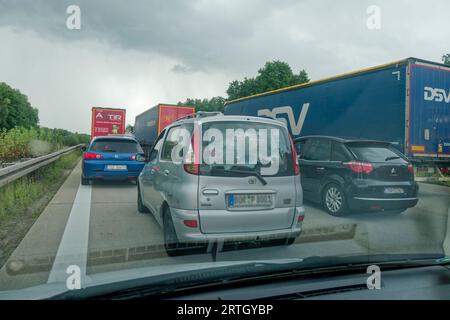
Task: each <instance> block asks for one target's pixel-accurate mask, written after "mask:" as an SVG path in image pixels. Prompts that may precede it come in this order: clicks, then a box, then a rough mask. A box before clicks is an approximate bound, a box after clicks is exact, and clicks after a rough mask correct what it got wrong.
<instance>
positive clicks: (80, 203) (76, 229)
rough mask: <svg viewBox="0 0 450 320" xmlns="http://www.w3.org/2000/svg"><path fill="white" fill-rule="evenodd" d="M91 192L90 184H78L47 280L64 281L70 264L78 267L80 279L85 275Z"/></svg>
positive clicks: (67, 275)
mask: <svg viewBox="0 0 450 320" xmlns="http://www.w3.org/2000/svg"><path fill="white" fill-rule="evenodd" d="M91 194H92V188H91V186H83V185H81V184H80V186H79V187H78V191H77V194H76V196H75V200H74V202H73V206H72V210H71V211H70V215H69V219H68V220H67V224H66V227H65V229H64V234H63V236H62V239H61V242H60V243H59V247H58V252H57V254H56V257H55V261H54V262H53V266H52V270H51V271H50V275H49V277H48V281H47V282H59V281H66V279H67V278H68V277H69V274H67V273H66V270H67V268H68V267H69V266H71V265H76V266H78V267H79V268H80V270H81V279H84V278H85V277H86V264H87V250H88V241H89V218H90V215H91Z"/></svg>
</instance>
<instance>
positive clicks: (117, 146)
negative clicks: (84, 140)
mask: <svg viewBox="0 0 450 320" xmlns="http://www.w3.org/2000/svg"><path fill="white" fill-rule="evenodd" d="M90 150H91V151H97V152H118V153H138V152H142V148H141V146H140V145H139V144H138V143H137V142H136V141H133V140H125V139H97V140H95V141H94V143H92V145H91V147H90Z"/></svg>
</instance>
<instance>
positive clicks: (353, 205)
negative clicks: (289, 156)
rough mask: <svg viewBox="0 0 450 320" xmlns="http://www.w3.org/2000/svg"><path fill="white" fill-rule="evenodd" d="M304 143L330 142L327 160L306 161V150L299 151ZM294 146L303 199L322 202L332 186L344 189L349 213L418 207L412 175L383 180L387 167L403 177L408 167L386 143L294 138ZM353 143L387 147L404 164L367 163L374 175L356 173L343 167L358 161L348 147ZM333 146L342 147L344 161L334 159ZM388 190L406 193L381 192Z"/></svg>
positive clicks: (310, 137)
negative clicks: (327, 189) (327, 188)
mask: <svg viewBox="0 0 450 320" xmlns="http://www.w3.org/2000/svg"><path fill="white" fill-rule="evenodd" d="M307 140H317V141H322V142H327V143H330V146H331V147H330V155H329V160H316V159H315V160H308V159H306V158H305V154H304V152H305V151H308V150H301V149H300V146H301V144H302V142H305V141H307ZM294 143H295V146H296V150H297V152H298V154H299V166H300V175H301V183H302V188H303V194H304V198H305V199H306V200H309V201H312V202H316V203H322V202H323V192H324V189H325V187H326V186H327V185H329V184H331V183H335V184H338V185H339V186H340V187H341V188H342V189H343V191H344V194H345V198H346V201H347V205H348V207H349V209H350V210H360V211H364V210H365V211H367V210H404V209H406V208H409V207H413V206H415V205H416V204H417V201H418V199H417V193H418V185H417V183H416V182H415V181H414V174H413V173H409V172H408V173H407V175H402V176H398V175H397V176H393V177H392V179H386V176H385V175H386V172H385V171H386V170H388V169H389V168H391V169H392V168H394V167H395V168H397V170H398V171H401V172H402V174H404V171H403V170H407V165H408V164H409V161H408V159H407V158H406V157H405V156H404V155H403V154H401V153H400V152H399V151H398V150H396V149H395V148H394V147H392V146H391V145H390V144H389V143H387V142H382V141H369V140H359V139H344V138H337V137H328V136H308V137H301V138H298V139H295V142H294ZM310 144H312V143H310ZM352 144H366V145H372V144H373V145H382V146H386V147H388V148H390V149H391V150H393V152H395V153H396V154H398V156H399V157H400V160H399V161H400V162H402V161H403V163H401V164H400V163H397V162H396V163H390V162H388V161H387V162H386V163H377V162H370V163H371V164H372V165H373V167H374V171H373V172H371V173H370V174H363V173H355V172H353V171H352V170H351V169H350V168H348V167H347V166H346V165H345V164H344V163H346V162H350V161H352V160H354V161H360V160H359V159H357V157H356V155H355V154H354V153H353V152H352V151H351V150H350V147H349V146H350V145H352ZM303 147H305V144H303ZM335 147H339V148H344V149H343V150H345V152H343V154H345V159H343V158H342V157H341V158H340V159H333V156H334V154H333V151H334V150H335ZM341 150H342V149H341ZM403 167H404V168H403ZM391 169H390V170H391ZM387 187H402V188H404V190H405V191H406V192H405V193H404V194H398V195H397V194H394V195H387V194H385V193H384V189H385V188H387ZM357 198H364V199H357ZM368 199H371V200H368ZM406 199H410V200H406Z"/></svg>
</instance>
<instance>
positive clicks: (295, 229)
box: [170, 207, 305, 243]
mask: <svg viewBox="0 0 450 320" xmlns="http://www.w3.org/2000/svg"><path fill="white" fill-rule="evenodd" d="M170 211H171V213H172V221H173V224H174V227H175V230H176V233H177V237H178V240H179V241H180V242H188V243H192V242H195V243H207V242H211V241H224V242H231V241H258V240H271V239H282V238H296V237H298V236H299V235H300V233H301V231H302V222H297V221H298V217H299V216H302V215H303V216H304V214H305V209H304V207H296V213H295V217H294V221H293V224H292V226H291V227H290V228H287V229H278V230H268V231H251V232H250V231H249V232H227V233H202V232H201V230H200V223H199V222H198V211H197V210H182V209H174V208H170ZM184 220H197V222H198V223H197V224H198V226H197V228H191V227H187V226H186V225H185V224H184V222H183V221H184Z"/></svg>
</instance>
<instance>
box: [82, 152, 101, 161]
mask: <svg viewBox="0 0 450 320" xmlns="http://www.w3.org/2000/svg"><path fill="white" fill-rule="evenodd" d="M84 159H86V160H92V159H103V156H102V155H101V154H98V153H93V152H86V153H85V154H84Z"/></svg>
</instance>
